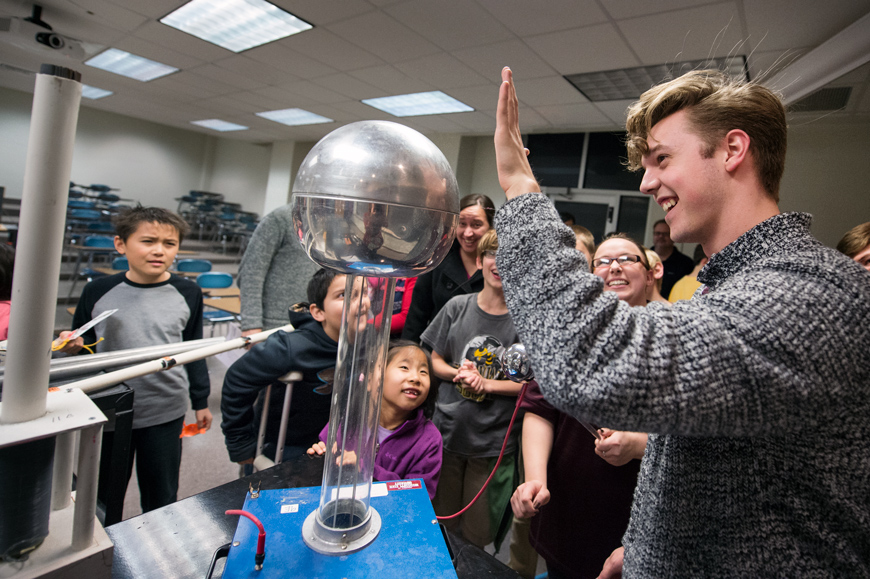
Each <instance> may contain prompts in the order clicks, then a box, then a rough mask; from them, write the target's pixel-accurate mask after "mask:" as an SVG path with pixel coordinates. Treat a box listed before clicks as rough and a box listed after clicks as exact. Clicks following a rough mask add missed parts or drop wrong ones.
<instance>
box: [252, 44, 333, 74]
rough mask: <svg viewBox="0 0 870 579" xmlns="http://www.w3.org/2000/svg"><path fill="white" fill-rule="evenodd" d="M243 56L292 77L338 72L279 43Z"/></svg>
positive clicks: (264, 46)
mask: <svg viewBox="0 0 870 579" xmlns="http://www.w3.org/2000/svg"><path fill="white" fill-rule="evenodd" d="M244 54H245V56H247V57H248V58H252V59H254V60H256V61H258V62H263V63H265V64H268V65H269V66H270V67H272V68H273V69H274V70H275V72H276V74H277V73H278V71H281V72H287V73H289V74H292V75H293V76H294V77H298V78H303V79H310V78H316V77H318V76H325V75H327V74H334V73H336V72H338V71H337V70H336V69H334V68H332V67H331V66H328V65H326V64H323V63H322V62H318V61H316V60H314V59H313V58H309V57H307V56H305V55H304V54H301V53H299V52H295V51H293V50H291V49H290V48H288V47H286V46H284V45H283V44H281V43H280V42H270V43H269V44H264V45H263V46H258V47H256V48H252V49H250V50H246V51H245V53H244Z"/></svg>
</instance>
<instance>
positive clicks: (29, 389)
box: [0, 64, 82, 423]
mask: <svg viewBox="0 0 870 579" xmlns="http://www.w3.org/2000/svg"><path fill="white" fill-rule="evenodd" d="M80 79H81V75H80V74H79V73H78V72H75V71H73V70H70V69H68V68H62V67H57V66H53V65H48V64H44V65H42V69H41V70H40V74H37V75H36V88H35V90H34V93H33V112H32V115H31V119H30V141H29V145H28V147H27V160H26V162H25V165H24V192H23V195H22V198H21V217H20V221H19V230H18V231H19V234H18V247H17V250H16V255H15V273H14V274H13V277H12V304H11V311H10V316H9V345H8V350H7V355H6V373H5V376H4V379H3V406H2V411H0V422H3V423H14V422H26V421H28V420H33V419H34V418H38V417H40V416H42V415H43V414H45V400H46V396H47V395H48V371H49V364H50V363H51V347H50V343H51V339H52V332H53V330H54V316H55V307H56V304H57V286H58V278H59V277H60V259H61V252H62V251H63V237H64V221H65V219H66V202H67V196H68V194H69V178H70V168H71V167H72V156H73V145H74V141H75V133H76V125H77V123H78V110H79V102H80V101H81V96H82V85H81V83H80V82H79V80H80Z"/></svg>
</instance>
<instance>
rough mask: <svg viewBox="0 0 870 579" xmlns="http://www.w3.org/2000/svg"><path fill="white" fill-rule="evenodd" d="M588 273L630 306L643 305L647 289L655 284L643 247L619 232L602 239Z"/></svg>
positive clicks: (606, 289)
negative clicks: (599, 279) (590, 272)
mask: <svg viewBox="0 0 870 579" xmlns="http://www.w3.org/2000/svg"><path fill="white" fill-rule="evenodd" d="M592 273H594V274H595V275H597V276H598V277H600V278H601V279H603V280H604V290H605V291H612V292H615V293H616V294H617V295H618V296H619V299H620V300H622V301H624V302H626V303H628V304H629V305H631V306H643V305H646V292H647V288H649V287H650V286H652V284H654V283H655V279H654V277H653V272H652V270H651V269H650V268H649V264H648V263H647V261H646V255H645V253H644V251H643V248H642V247H640V246H639V245H638V244H637V242H635V241H634V240H632V239H631V238H629V237H628V236H627V235H625V234H622V233H617V234H614V235H612V236H610V237H608V238H607V239H605V240H604V241H602V242H601V243H600V244H599V245H598V248H597V249H596V250H595V255H594V257H593V259H592Z"/></svg>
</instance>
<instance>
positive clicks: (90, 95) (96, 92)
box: [82, 84, 115, 100]
mask: <svg viewBox="0 0 870 579" xmlns="http://www.w3.org/2000/svg"><path fill="white" fill-rule="evenodd" d="M110 94H115V93H113V92H112V91H110V90H103V89H101V88H97V87H95V86H88V85H86V84H83V85H82V96H83V97H85V98H86V99H93V100H97V99H101V98H103V97H107V96H109V95H110Z"/></svg>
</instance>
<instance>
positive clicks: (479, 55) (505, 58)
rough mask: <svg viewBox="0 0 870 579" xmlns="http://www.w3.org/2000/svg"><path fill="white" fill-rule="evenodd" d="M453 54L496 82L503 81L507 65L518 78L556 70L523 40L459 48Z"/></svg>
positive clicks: (533, 76) (534, 76)
mask: <svg viewBox="0 0 870 579" xmlns="http://www.w3.org/2000/svg"><path fill="white" fill-rule="evenodd" d="M453 56H455V57H456V58H458V59H459V60H460V61H462V62H463V63H464V64H466V65H468V66H469V67H471V68H473V69H474V70H476V71H477V72H478V73H480V74H482V75H483V76H485V77H486V78H490V79H492V80H493V81H494V82H501V69H502V68H504V67H505V66H510V67H511V70H513V71H514V75H515V77H516V78H539V77H542V76H550V75H552V74H554V73H555V72H556V71H555V70H554V69H553V68H552V67H550V65H549V64H548V63H547V62H546V61H545V60H543V59H542V58H541V57H540V56H538V55H537V54H535V53H534V52H533V51H532V50H531V49H530V48H529V47H528V46H527V45H526V43H524V42H522V41H521V40H509V41H507V42H497V43H495V44H490V45H488V46H478V47H476V48H468V49H465V50H458V51H456V52H454V53H453Z"/></svg>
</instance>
